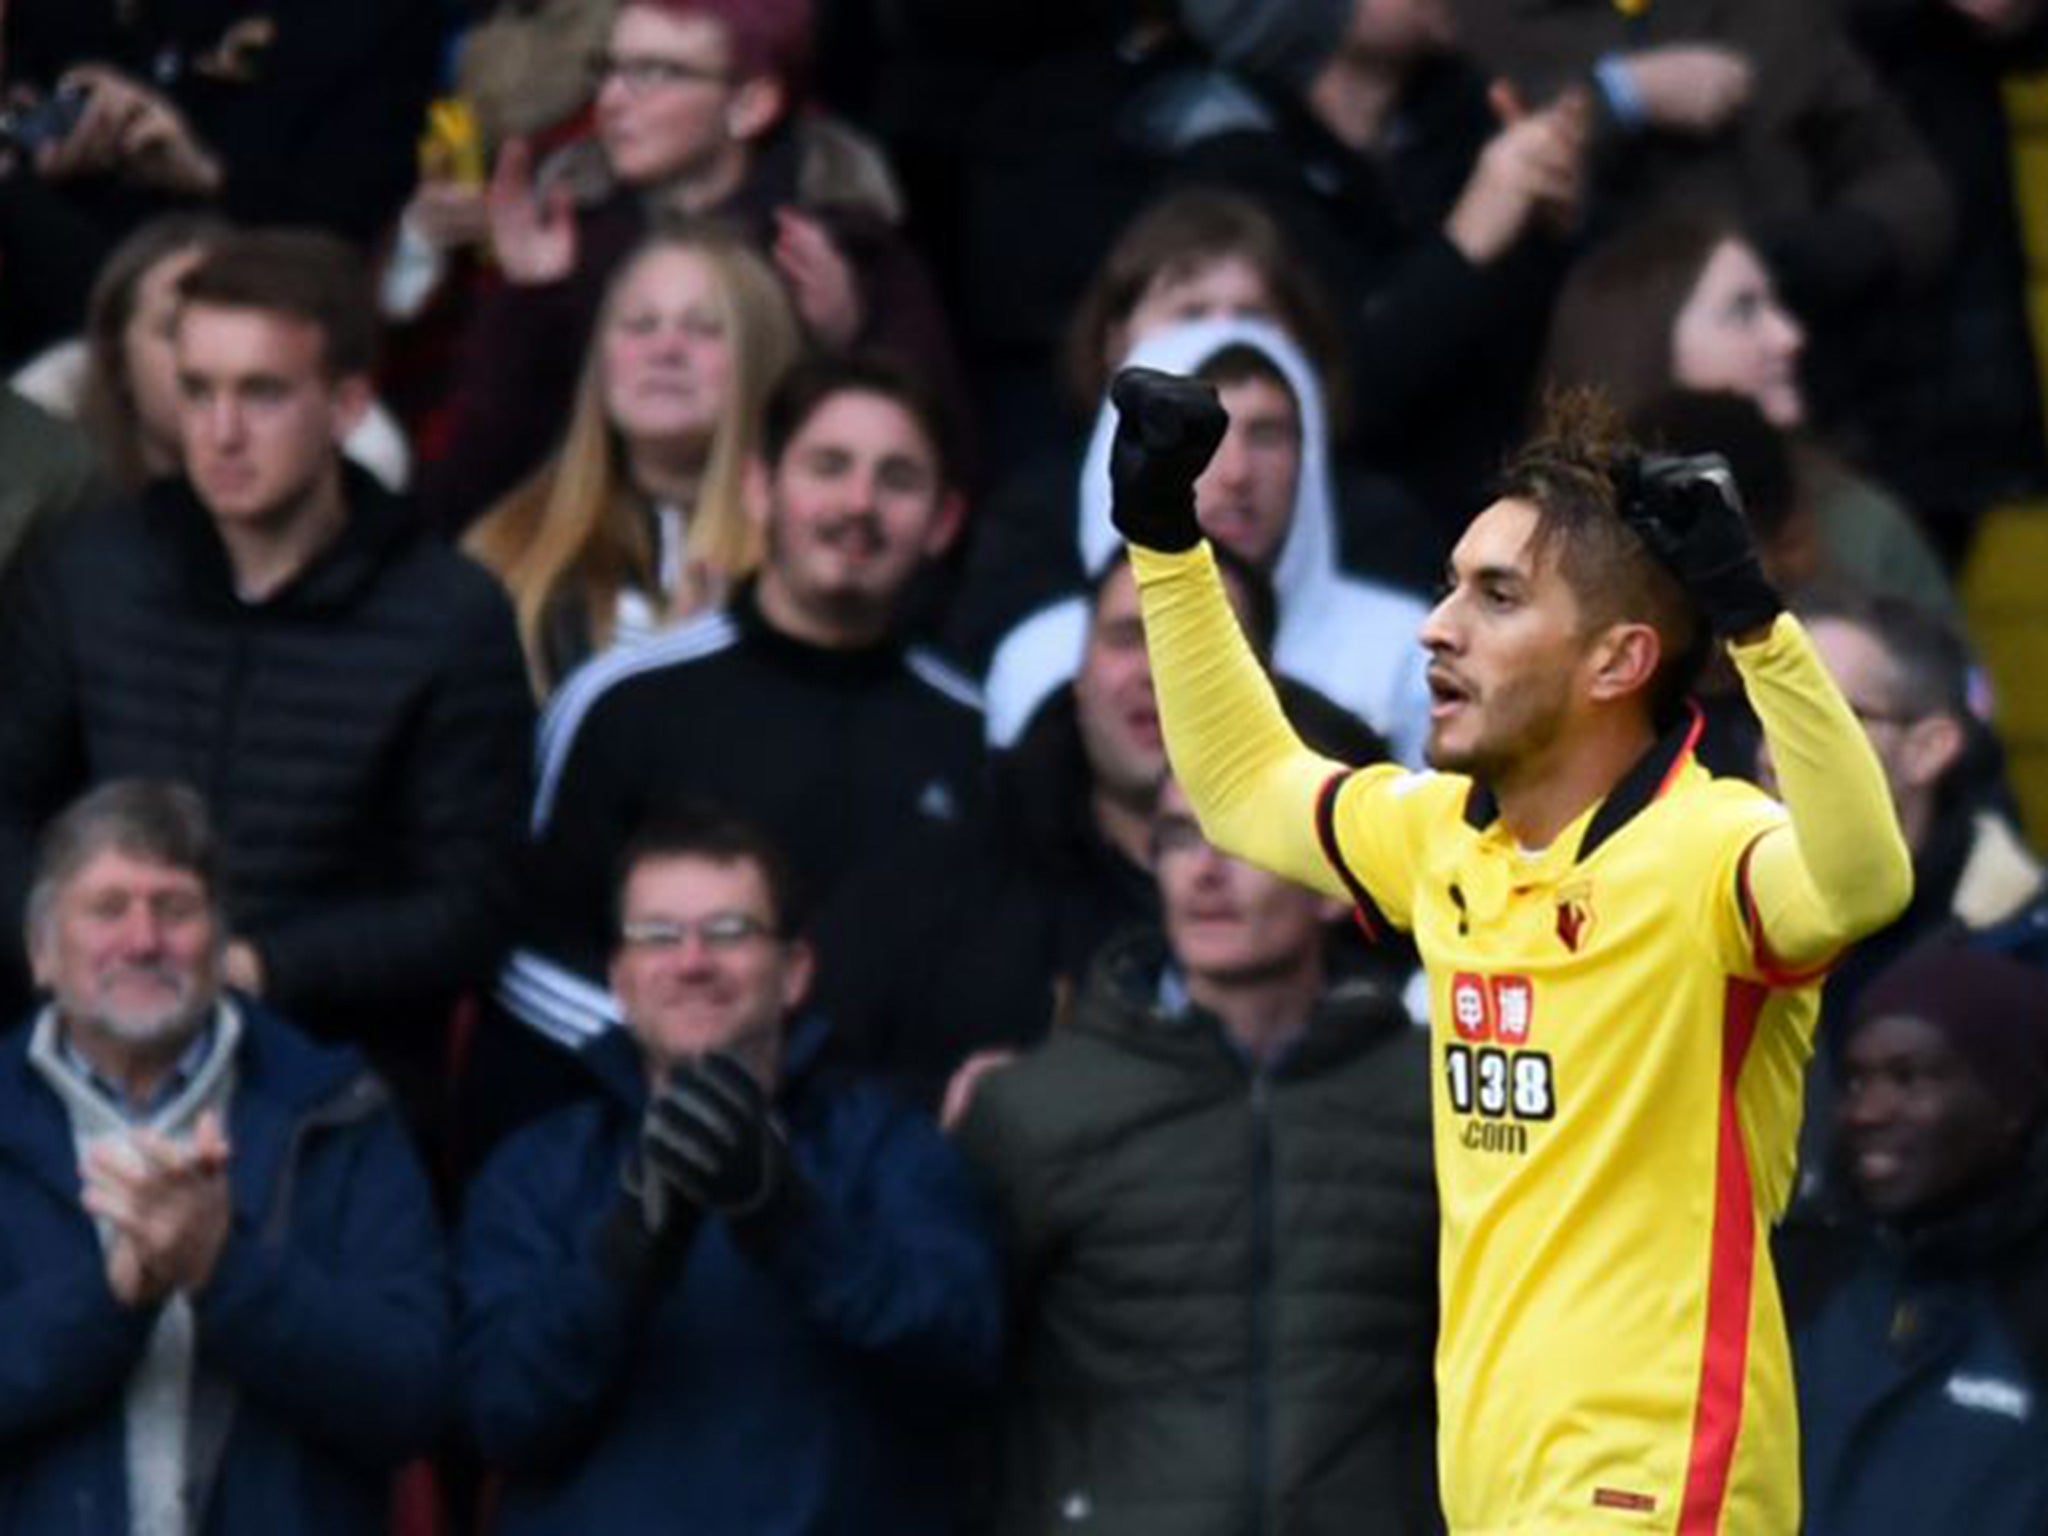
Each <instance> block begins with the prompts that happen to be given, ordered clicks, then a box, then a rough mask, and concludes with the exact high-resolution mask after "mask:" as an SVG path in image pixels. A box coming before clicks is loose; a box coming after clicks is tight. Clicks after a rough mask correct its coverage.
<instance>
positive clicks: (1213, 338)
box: [985, 319, 1429, 764]
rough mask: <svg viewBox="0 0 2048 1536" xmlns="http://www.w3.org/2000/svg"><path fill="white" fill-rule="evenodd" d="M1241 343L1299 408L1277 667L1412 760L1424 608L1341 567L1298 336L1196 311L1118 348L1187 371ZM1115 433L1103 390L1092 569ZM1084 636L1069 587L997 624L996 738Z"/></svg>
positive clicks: (1100, 549) (1085, 532) (1424, 707)
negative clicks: (1270, 367)
mask: <svg viewBox="0 0 2048 1536" xmlns="http://www.w3.org/2000/svg"><path fill="white" fill-rule="evenodd" d="M1238 345H1242V346H1248V347H1250V348H1252V349H1253V350H1254V351H1256V352H1258V353H1260V354H1261V355H1263V356H1264V357H1267V358H1269V359H1271V361H1272V362H1273V364H1274V365H1275V366H1276V367H1277V368H1278V369H1279V370H1280V372H1281V373H1282V374H1283V375H1284V376H1285V377H1286V379H1287V383H1288V387H1289V388H1290V389H1291V390H1292V391H1293V393H1294V399H1295V404H1296V408H1297V410H1298V412H1299V415H1300V417H1301V474H1300V476H1299V478H1298V480H1297V483H1296V485H1295V491H1294V518H1293V521H1292V522H1291V523H1290V524H1289V525H1288V529H1287V537H1286V539H1285V540H1284V541H1283V542H1282V544H1281V546H1280V555H1279V558H1278V559H1277V560H1276V561H1275V562H1274V564H1273V570H1272V578H1273V590H1274V595H1275V597H1276V598H1277V599H1278V601H1279V609H1280V629H1279V633H1278V635H1277V636H1276V637H1275V639H1274V644H1273V665H1274V669H1275V670H1276V671H1278V672H1281V673H1284V674H1285V675H1286V676H1288V677H1292V678H1295V679H1296V680H1298V681H1300V682H1304V683H1307V684H1308V685H1309V686H1310V687H1312V688H1314V689H1316V690H1317V691H1318V692H1320V693H1323V694H1325V695H1327V696H1328V697H1329V698H1331V699H1333V700H1335V701H1336V702H1337V703H1338V704H1341V705H1343V706H1344V707H1345V708H1346V709H1348V710H1350V711H1351V712H1352V713H1353V714H1356V715H1357V716H1359V717H1360V718H1361V719H1363V720H1364V721H1365V722H1366V723H1367V724H1369V725H1371V726H1372V727H1373V728H1374V729H1375V730H1377V731H1378V732H1379V733H1380V734H1381V735H1382V736H1384V737H1386V738H1387V741H1388V744H1389V745H1390V746H1391V747H1392V748H1393V750H1394V755H1395V756H1396V757H1397V758H1399V759H1400V760H1401V761H1402V762H1404V763H1410V764H1419V763H1420V762H1421V760H1422V743H1423V738H1424V736H1425V734H1426V733H1427V732H1428V729H1429V689H1428V686H1427V684H1426V682H1425V681H1424V667H1425V664H1426V661H1427V658H1426V657H1425V655H1424V654H1423V650H1422V644H1421V641H1420V640H1419V639H1418V631H1419V630H1420V629H1421V626H1422V620H1423V618H1424V616H1425V615H1426V614H1427V612H1428V609H1427V607H1426V606H1425V605H1424V604H1423V603H1422V601H1421V600H1420V599H1418V598H1416V597H1413V596H1411V595H1409V594H1408V593H1405V592H1402V591H1399V590H1397V589H1396V588H1393V587H1389V586H1385V585H1382V584H1381V583H1379V582H1375V581H1367V580H1364V579H1362V578H1360V577H1357V576H1347V575H1345V574H1344V573H1343V572H1342V571H1340V570H1339V569H1338V568H1337V528H1336V498H1335V493H1334V488H1333V485H1332V480H1331V475H1330V449H1329V429H1328V426H1327V425H1326V423H1325V421H1324V419H1323V392H1322V388H1321V386H1319V385H1318V384H1317V383H1316V379H1315V374H1314V373H1313V371H1312V370H1311V369H1310V367H1309V364H1308V360H1307V359H1306V358H1304V357H1303V356H1302V354H1301V351H1300V349H1299V348H1297V347H1296V346H1295V345H1294V343H1293V342H1291V341H1289V340H1288V339H1287V337H1286V336H1285V335H1284V334H1283V333H1282V332H1280V331H1279V330H1278V329H1276V328H1275V327H1273V326H1271V325H1269V324H1267V323H1265V322H1264V321H1259V320H1234V319H1225V320H1195V321H1190V322H1187V323H1185V324H1181V325H1175V326H1170V327H1168V328H1167V329H1165V330H1162V331H1158V332H1155V333H1154V334H1152V335H1150V336H1148V337H1146V338H1145V339H1144V340H1143V341H1141V342H1139V343H1138V345H1137V346H1136V347H1135V348H1133V349H1132V351H1131V354H1130V356H1129V357H1127V358H1126V359H1125V360H1124V361H1125V362H1126V363H1127V364H1130V365H1134V366H1139V367H1146V368H1158V369H1161V370H1163V371H1165V372H1168V373H1180V374H1190V373H1194V372H1195V371H1196V370H1198V369H1199V368H1200V367H1201V366H1202V364H1204V363H1206V362H1207V361H1208V360H1209V359H1210V358H1212V357H1214V356H1215V355H1216V354H1217V353H1219V352H1221V351H1222V350H1223V349H1224V348H1226V347H1230V346H1238ZM1115 435H1116V408H1115V407H1114V406H1113V405H1111V404H1110V403H1109V402H1108V401H1107V400H1104V402H1103V404H1102V409H1101V411H1100V412H1099V413H1098V414H1097V416H1096V419H1095V435H1094V436H1093V438H1091V439H1090V440H1089V444H1088V456H1087V458H1086V459H1085V460H1083V462H1082V465H1081V487H1080V516H1079V521H1078V526H1077V528H1076V540H1077V543H1078V546H1079V549H1080V553H1081V564H1082V568H1083V569H1084V570H1086V571H1087V573H1088V575H1089V578H1090V579H1091V580H1092V579H1093V578H1094V577H1096V576H1098V575H1099V574H1100V573H1101V572H1102V570H1103V569H1104V567H1106V566H1107V565H1108V564H1109V562H1110V559H1111V557H1112V556H1114V555H1115V553H1116V549H1117V544H1118V541H1119V540H1120V539H1121V537H1122V535H1120V534H1119V533H1118V532H1117V531H1116V528H1115V526H1114V525H1113V524H1112V523H1111V522H1110V520H1109V498H1110V486H1109V449H1110V443H1111V441H1112V439H1113V438H1114V437H1115ZM1087 636H1088V600H1087V599H1086V598H1085V597H1072V598H1066V599H1063V600H1061V601H1059V602H1056V603H1053V604H1052V605H1050V606H1049V607H1046V608H1041V609H1040V610H1039V611H1038V612H1036V613H1034V614H1032V615H1030V616H1029V617H1028V618H1025V619H1023V620H1021V621H1019V623H1018V624H1017V625H1016V627H1014V628H1013V629H1012V630H1011V631H1010V632H1009V633H1008V634H1007V635H1005V636H1004V637H1003V639H1002V642H1001V643H1000V644H999V645H998V646H997V647H996V653H995V659H994V661H993V662H991V663H990V665H989V672H988V683H987V686H986V689H985V695H986V704H987V709H988V738H989V741H990V743H991V744H992V745H994V746H997V747H1006V746H1009V745H1010V744H1011V743H1013V742H1014V741H1015V740H1016V739H1017V737H1018V736H1019V735H1020V734H1022V732H1023V729H1024V726H1025V724H1026V722H1028V721H1029V720H1030V718H1031V716H1032V713H1033V712H1034V711H1035V710H1036V709H1037V708H1038V706H1039V704H1040V703H1041V702H1043V700H1044V699H1045V697H1046V695H1047V694H1049V693H1051V692H1052V691H1053V690H1054V689H1055V688H1057V687H1058V686H1059V685H1060V684H1061V683H1063V682H1065V681H1066V680H1067V679H1068V678H1070V677H1072V676H1073V675H1074V673H1075V671H1076V670H1077V669H1078V668H1079V667H1080V664H1081V653H1082V650H1083V649H1084V648H1085V646H1086V643H1087Z"/></svg>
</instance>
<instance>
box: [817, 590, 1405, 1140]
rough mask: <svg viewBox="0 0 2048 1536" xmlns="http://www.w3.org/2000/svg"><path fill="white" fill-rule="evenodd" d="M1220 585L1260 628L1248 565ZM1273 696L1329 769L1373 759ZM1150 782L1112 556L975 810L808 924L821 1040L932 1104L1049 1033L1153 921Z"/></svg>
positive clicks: (1352, 736)
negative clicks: (980, 1066)
mask: <svg viewBox="0 0 2048 1536" xmlns="http://www.w3.org/2000/svg"><path fill="white" fill-rule="evenodd" d="M1224 580H1225V582H1226V584H1227V586H1228V588H1229V591H1230V593H1231V600H1232V602H1233V603H1234V604H1235V605H1236V606H1237V607H1238V609H1239V611H1240V612H1243V613H1244V614H1245V615H1246V619H1245V622H1246V625H1247V627H1248V628H1249V629H1250V630H1251V631H1252V632H1253V633H1254V634H1257V635H1261V636H1267V637H1270V636H1271V634H1272V628H1273V612H1272V608H1273V599H1272V592H1271V590H1270V588H1268V587H1267V586H1266V584H1265V582H1264V581H1263V580H1262V579H1261V578H1260V576H1259V575H1258V573H1257V572H1256V571H1254V570H1252V569H1250V568H1249V567H1248V566H1246V565H1244V564H1243V563H1242V562H1240V561H1237V560H1235V559H1234V558H1227V559H1226V561H1225V564H1224ZM1283 696H1284V698H1285V700H1286V702H1287V706H1288V709H1289V711H1290V714H1291V715H1292V716H1293V717H1294V718H1296V719H1301V720H1305V721H1313V722H1314V723H1316V724H1317V726H1318V727H1319V728H1320V729H1321V730H1322V731H1323V732H1324V733H1325V735H1326V737H1327V738H1328V739H1329V741H1330V742H1331V743H1332V746H1331V750H1332V751H1334V752H1336V753H1337V754H1338V755H1339V756H1341V757H1343V758H1344V759H1345V760H1346V761H1347V762H1359V763H1366V762H1377V761H1379V760H1380V759H1382V758H1384V757H1385V756H1386V744H1385V743H1384V742H1383V741H1381V740H1380V739H1379V738H1378V737H1377V736H1375V735H1374V734H1373V733H1372V732H1371V731H1370V730H1369V729H1368V728H1367V727H1366V726H1364V725H1363V724H1361V723H1360V722H1359V721H1357V720H1355V719H1354V718H1352V717H1351V716H1349V715H1347V714H1345V713H1344V712H1343V711H1342V710H1340V709H1339V708H1338V707H1337V706H1336V705H1334V704H1332V703H1330V702H1329V701H1328V700H1327V699H1324V698H1322V697H1320V696H1319V695H1315V694H1312V693H1311V692H1310V691H1309V690H1308V689H1306V688H1302V687H1300V686H1299V685H1296V684H1289V685H1287V688H1286V691H1285V693H1284V695H1283ZM1165 775H1166V747H1165V744H1164V743H1163V742H1162V741H1161V740H1160V736H1159V709H1158V705H1157V704H1156V702H1155V701H1154V700H1153V697H1152V672H1151V666H1150V664H1149V663H1148V662H1147V660H1146V657H1145V637H1144V633H1143V631H1142V630H1141V629H1140V627H1139V623H1138V592H1137V587H1136V585H1135V584H1134V583H1133V581H1132V580H1131V572H1130V565H1129V562H1128V561H1127V560H1125V559H1124V558H1123V557H1122V555H1121V553H1119V554H1118V555H1117V556H1116V557H1115V558H1114V559H1113V560H1112V561H1111V563H1110V566H1109V569H1108V570H1107V571H1105V572H1104V573H1103V575H1102V578H1101V580H1100V581H1099V582H1098V583H1097V584H1096V588H1095V591H1094V593H1093V594H1092V596H1091V598H1090V600H1089V618H1088V636H1087V642H1086V645H1085V648H1084V650H1083V652H1082V656H1081V665H1080V667H1079V669H1078V670H1077V671H1076V672H1075V674H1074V678H1073V681H1072V683H1071V684H1066V685H1062V686H1061V687H1059V688H1057V689H1055V690H1054V692H1053V693H1052V694H1051V695H1050V696H1049V697H1048V698H1047V699H1046V701H1045V703H1044V704H1043V705H1041V706H1040V708H1039V710H1038V713H1037V714H1036V715H1035V716H1033V718H1032V720H1031V722H1030V724H1029V725H1028V726H1027V727H1026V728H1025V730H1024V733H1023V735H1022V736H1021V737H1020V738H1019V739H1018V741H1017V743H1016V745H1015V746H1014V747H1012V748H1011V749H1010V750H1008V751H1005V752H1000V753H997V754H996V755H995V757H994V759H993V762H992V764H991V773H990V776H989V778H990V783H989V797H988V808H987V812H986V814H985V815H982V816H979V817H976V818H974V819H973V820H971V821H970V822H969V823H968V824H967V825H966V826H965V827H957V826H951V827H935V828H933V829H931V830H930V832H929V833H926V834H922V835H920V836H919V837H917V838H915V839H913V840H906V844H905V846H904V847H903V848H902V849H900V850H898V852H897V853H896V854H895V856H894V857H892V858H890V859H889V860H888V861H887V862H886V864H884V865H882V866H881V867H879V868H876V869H874V870H872V871H871V872H870V873H869V875H868V876H867V877H866V878H865V879H863V880H862V881H860V882H859V883H857V884H855V885H854V886H852V887H851V888H850V889H848V890H847V891H846V892H845V894H844V895H843V896H842V897H841V898H840V899H838V900H835V901H834V902H833V904H832V909H831V911H830V912H828V913H827V914H826V915H825V917H824V919H823V920H822V922H821V925H820V931H819V946H818V947H819V951H820V955H821V969H820V994H819V997H820V1003H821V1006H822V1007H823V1008H824V1009H825V1012H826V1014H827V1016H828V1017H829V1018H831V1020H832V1024H833V1033H834V1038H835V1040H837V1041H838V1042H839V1043H840V1044H841V1045H842V1046H843V1047H844V1048H845V1049H847V1050H848V1051H850V1052H852V1053H853V1055H854V1057H855V1059H857V1060H858V1061H860V1062H861V1063H863V1064H864V1065H867V1066H869V1067H872V1068H875V1069H878V1070H884V1071H887V1072H889V1073H890V1074H892V1075H894V1076H895V1077H897V1078H898V1079H899V1080H902V1081H904V1082H906V1083H907V1084H908V1085H909V1087H910V1088H911V1090H912V1091H913V1093H914V1095H915V1097H916V1098H917V1099H918V1100H919V1101H920V1102H924V1103H928V1104H930V1105H932V1106H934V1107H937V1106H938V1105H939V1103H940V1100H941V1094H942V1091H943V1090H944V1088H945V1086H946V1084H947V1082H948V1080H949V1079H950V1078H951V1077H952V1075H953V1073H954V1070H955V1069H956V1068H957V1067H958V1066H959V1065H960V1063H961V1062H962V1061H963V1060H964V1059H965V1058H966V1057H968V1056H969V1055H971V1054H974V1053H976V1052H980V1051H988V1050H1016V1049H1020V1048H1022V1047H1026V1046H1031V1045H1036V1044H1037V1043H1038V1042H1039V1041H1040V1040H1041V1039H1043V1038H1044V1036H1045V1033H1046V1031H1047V1030H1048V1029H1049V1028H1050V1029H1057V1028H1058V1027H1059V1026H1060V1023H1061V1021H1062V1020H1063V1019H1065V1018H1066V1017H1068V1016H1069V1015H1070V1013H1071V1011H1072V1005H1073V1001H1074V998H1075V996H1076V995H1077V994H1078V993H1079V991H1080V988H1081V984H1082V982H1083V981H1084V980H1085V979H1086V976H1087V973H1088V968H1089V965H1090V962H1091V961H1092V960H1093V958H1094V956H1095V954H1096V953H1097V951H1098V950H1100V948H1101V947H1102V945H1103V944H1104V943H1105V942H1107V941H1108V940H1109V939H1111V938H1113V937H1114V936H1115V935H1116V934H1117V933H1118V932H1119V930H1121V929H1124V928H1128V927H1132V926H1143V927H1156V926H1157V925H1158V921H1159V899H1158V894H1157V888H1156V886H1155V884H1154V882H1153V879H1152V873H1151V850H1152V816H1153V811H1154V808H1155V805H1156V802H1157V799H1158V794H1159V785H1160V781H1161V780H1162V779H1163V778H1164V777H1165Z"/></svg>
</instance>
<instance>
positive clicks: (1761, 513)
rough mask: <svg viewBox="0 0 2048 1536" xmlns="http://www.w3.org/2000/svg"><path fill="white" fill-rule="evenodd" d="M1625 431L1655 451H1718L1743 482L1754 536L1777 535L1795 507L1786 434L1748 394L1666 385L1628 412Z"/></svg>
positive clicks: (1746, 513) (1745, 509)
mask: <svg viewBox="0 0 2048 1536" xmlns="http://www.w3.org/2000/svg"><path fill="white" fill-rule="evenodd" d="M1629 435H1630V436H1632V437H1634V438H1635V440H1636V441H1637V442H1639V443H1641V444H1642V445H1643V446H1644V447H1645V448H1649V449H1652V450H1654V451H1656V452H1659V453H1687V454H1690V453H1718V454H1720V455H1721V456H1722V457H1723V458H1724V459H1726V460H1727V461H1728V467H1729V468H1730V469H1731V470H1733V471H1734V472H1735V483H1736V484H1737V485H1739V486H1740V487H1742V510H1743V514H1744V516H1746V517H1747V518H1748V519H1749V526H1750V527H1751V528H1752V529H1753V530H1754V531H1755V533H1756V536H1757V538H1758V539H1759V540H1762V541H1764V542H1766V543H1768V542H1769V541H1770V540H1772V539H1775V538H1777V537H1778V535H1779V534H1781V533H1782V532H1784V529H1785V525H1786V524H1787V523H1789V522H1790V521H1791V520H1792V515H1793V513H1794V512H1796V511H1797V510H1798V484H1797V481H1796V480H1795V479H1794V476H1793V472H1792V453H1791V449H1790V448H1789V447H1788V446H1787V444H1786V439H1785V434H1784V433H1783V432H1782V431H1780V430H1779V429H1778V428H1777V427H1775V426H1773V425H1771V423H1770V422H1768V421H1766V420H1765V419H1764V413H1763V412H1762V411H1761V410H1760V409H1758V407H1757V403H1756V402H1755V401H1754V400H1751V399H1749V398H1748V397H1747V396H1744V395H1738V394H1734V393H1732V392H1731V391H1728V390H1719V389H1716V390H1701V389H1667V390H1665V391H1663V392H1662V393H1660V394H1658V395H1657V396H1655V397H1654V398H1653V399H1651V400H1650V401H1649V402H1648V403H1646V404H1645V405H1644V406H1642V407H1641V408H1640V409H1639V410H1637V411H1636V412H1635V413H1634V414H1633V415H1631V416H1630V417H1629Z"/></svg>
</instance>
